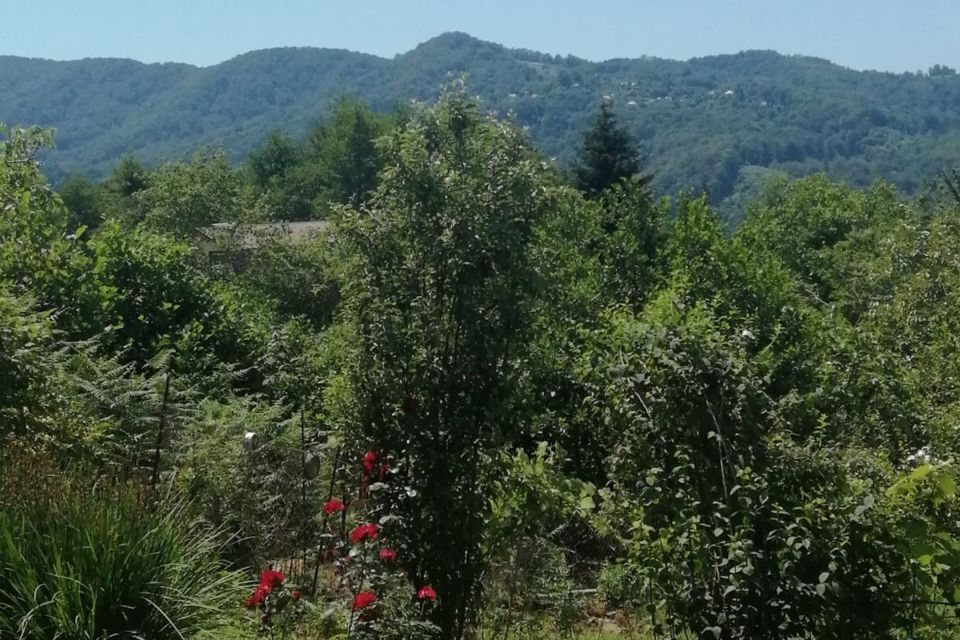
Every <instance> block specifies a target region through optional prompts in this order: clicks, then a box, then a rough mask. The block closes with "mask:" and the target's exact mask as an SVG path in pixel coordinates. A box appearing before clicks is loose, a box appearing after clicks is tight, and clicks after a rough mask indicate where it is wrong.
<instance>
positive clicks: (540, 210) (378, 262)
mask: <svg viewBox="0 0 960 640" xmlns="http://www.w3.org/2000/svg"><path fill="white" fill-rule="evenodd" d="M384 152H385V155H386V158H387V162H386V164H385V166H386V167H387V168H386V169H385V171H384V173H383V175H382V179H381V183H380V185H379V187H378V189H377V191H376V192H375V194H374V196H373V198H372V200H371V203H370V205H369V209H370V210H369V212H366V211H363V210H361V211H357V210H351V211H349V212H347V214H346V216H345V219H344V221H343V224H342V229H341V230H340V231H338V234H342V237H344V238H345V241H346V243H347V247H348V255H349V256H350V258H349V260H350V266H349V270H348V272H347V275H346V277H345V279H344V282H345V290H344V301H343V304H344V306H345V308H346V310H347V313H348V317H349V318H350V321H351V323H352V324H353V326H354V327H355V331H356V334H357V336H358V339H359V343H358V345H357V353H356V359H355V361H354V363H353V365H352V366H351V368H350V377H351V379H352V388H353V393H354V394H355V398H356V411H357V412H358V414H357V415H356V417H355V418H354V419H353V420H355V422H356V424H357V425H358V429H359V435H360V437H361V438H362V441H363V442H365V443H366V444H367V446H369V447H370V448H371V449H375V450H380V451H382V452H384V453H385V454H388V455H390V456H392V457H393V458H394V459H395V461H396V464H397V465H399V467H400V469H401V473H402V474H403V475H402V477H403V478H404V480H405V481H406V482H407V483H408V484H409V487H410V491H409V492H408V493H406V494H405V495H408V496H416V497H415V498H412V499H411V498H408V499H406V500H404V501H403V502H401V503H400V504H399V505H384V509H385V511H386V513H391V512H393V511H391V509H396V510H399V514H397V515H400V520H399V522H401V523H403V526H402V527H401V530H399V531H398V530H396V529H395V528H393V529H391V528H389V527H388V528H387V530H386V531H385V534H386V535H388V536H395V537H396V538H399V539H401V540H403V542H402V548H404V549H406V550H407V552H408V553H409V554H411V556H412V557H411V558H410V559H409V564H408V566H409V568H410V570H411V575H412V576H413V577H414V579H415V581H418V582H421V581H427V582H430V583H431V584H433V585H434V586H435V587H436V588H437V590H438V591H439V592H440V593H441V594H442V595H441V597H440V600H439V603H438V605H439V606H438V611H437V623H438V624H439V625H440V627H441V628H442V630H443V637H444V638H459V637H461V636H462V635H463V633H464V631H465V629H466V625H467V623H468V622H469V621H470V615H471V614H472V613H475V612H474V611H472V610H471V607H472V606H473V605H475V604H476V603H477V600H476V596H477V594H478V590H479V587H480V578H481V575H482V573H483V568H484V566H485V559H484V556H483V546H482V541H483V531H484V522H485V521H486V520H487V517H488V514H489V510H490V505H489V501H488V499H487V490H486V487H485V478H486V477H487V472H488V471H489V469H488V466H489V465H490V464H491V462H492V459H493V458H494V453H495V451H496V450H497V448H498V446H499V443H500V442H502V441H503V439H504V438H509V436H510V434H511V431H512V430H513V429H515V425H516V424H517V420H518V419H519V416H517V415H516V414H515V412H514V411H513V407H512V406H511V405H512V402H513V400H514V388H515V385H516V380H517V376H518V375H519V374H520V367H521V363H522V361H523V360H522V358H523V343H524V336H525V333H526V331H527V330H528V328H529V323H530V320H529V317H528V313H527V307H528V304H529V303H528V301H527V298H528V296H529V294H530V293H531V292H532V290H533V287H534V286H535V285H534V283H535V278H534V277H533V272H532V269H531V267H530V265H529V264H528V245H529V243H530V241H531V238H532V234H533V230H534V226H535V224H536V222H537V221H538V220H539V219H540V218H541V217H543V216H544V215H545V214H546V212H547V211H549V210H550V209H551V207H552V206H554V205H555V203H554V198H553V197H551V195H550V194H551V189H550V185H551V181H552V178H551V176H550V175H549V174H548V173H547V172H546V171H545V169H544V167H543V165H542V163H541V162H540V161H539V159H538V158H537V156H536V155H535V154H534V153H533V152H532V151H531V150H530V149H529V147H528V146H527V143H526V139H525V136H524V135H523V134H522V132H520V131H518V130H516V129H514V128H512V127H510V126H508V125H504V124H501V123H497V122H495V121H490V120H486V119H484V118H482V117H481V116H480V115H478V108H477V105H476V104H475V103H473V102H472V101H470V100H469V99H467V98H466V97H465V96H464V95H463V93H462V92H460V93H453V94H447V95H445V96H444V97H443V98H442V99H441V100H440V103H439V104H438V105H437V106H436V107H433V108H430V109H428V110H426V111H424V112H422V113H420V114H418V115H417V116H416V117H414V118H413V120H412V121H411V122H410V123H408V124H407V125H406V126H405V127H404V128H403V130H401V131H398V132H395V133H394V134H393V135H392V136H391V137H390V138H389V139H388V140H387V141H386V143H385V147H384Z"/></svg>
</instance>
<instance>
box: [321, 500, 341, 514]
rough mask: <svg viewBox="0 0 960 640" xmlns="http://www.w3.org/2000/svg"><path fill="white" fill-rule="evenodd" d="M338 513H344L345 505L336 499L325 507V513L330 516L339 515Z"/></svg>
mask: <svg viewBox="0 0 960 640" xmlns="http://www.w3.org/2000/svg"><path fill="white" fill-rule="evenodd" d="M338 511H343V503H342V502H340V501H339V500H337V499H336V498H334V499H333V500H330V501H328V502H327V503H326V504H325V505H323V513H324V514H326V515H328V516H329V515H332V514H334V513H337V512H338Z"/></svg>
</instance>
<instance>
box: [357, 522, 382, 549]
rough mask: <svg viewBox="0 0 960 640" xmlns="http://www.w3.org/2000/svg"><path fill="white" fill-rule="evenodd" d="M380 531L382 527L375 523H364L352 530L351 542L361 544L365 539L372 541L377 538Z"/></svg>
mask: <svg viewBox="0 0 960 640" xmlns="http://www.w3.org/2000/svg"><path fill="white" fill-rule="evenodd" d="M379 531H380V527H378V526H377V525H375V524H362V525H360V526H359V527H357V528H356V529H354V530H353V531H351V532H350V542H351V544H360V543H361V542H363V541H364V540H370V541H371V542H372V541H373V540H376V539H377V534H378V532H379Z"/></svg>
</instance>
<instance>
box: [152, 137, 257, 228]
mask: <svg viewBox="0 0 960 640" xmlns="http://www.w3.org/2000/svg"><path fill="white" fill-rule="evenodd" d="M134 200H135V201H136V202H137V204H138V205H139V206H140V207H141V208H142V210H143V211H144V218H143V223H144V224H145V225H147V226H148V227H150V228H152V229H155V230H158V231H163V232H166V233H172V234H174V235H177V236H180V237H190V236H192V235H193V234H194V233H195V232H196V230H197V229H199V228H200V227H203V226H206V225H210V224H213V223H214V222H235V221H240V220H244V219H246V218H248V217H250V216H251V215H253V213H254V211H255V207H254V202H253V197H252V194H251V192H250V190H249V189H248V187H247V185H246V184H244V181H243V178H242V176H241V175H240V173H239V172H238V171H237V170H235V169H234V168H233V167H231V166H230V163H229V161H228V160H227V156H226V154H225V153H223V152H216V153H213V154H212V155H206V156H205V155H202V154H199V153H198V154H196V155H195V156H194V157H193V160H192V161H191V162H189V163H186V162H172V163H168V164H165V165H163V166H161V167H160V168H159V169H157V170H156V171H155V172H154V173H153V174H151V176H150V180H149V186H147V188H145V189H142V190H140V191H137V192H136V193H135V196H134Z"/></svg>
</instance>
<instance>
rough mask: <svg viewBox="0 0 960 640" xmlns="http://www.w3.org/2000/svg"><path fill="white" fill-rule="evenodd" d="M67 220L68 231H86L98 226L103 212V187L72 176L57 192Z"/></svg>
mask: <svg viewBox="0 0 960 640" xmlns="http://www.w3.org/2000/svg"><path fill="white" fill-rule="evenodd" d="M58 193H59V194H60V198H61V199H63V204H64V206H65V207H66V208H67V213H68V214H69V218H68V220H67V227H68V229H70V230H73V229H77V228H78V227H85V228H86V229H88V230H91V231H92V230H93V229H96V228H97V227H98V226H100V223H101V222H102V220H103V214H104V212H105V197H104V196H105V194H104V190H103V187H102V186H100V185H98V184H97V183H95V182H93V181H92V180H90V179H89V178H85V177H83V176H72V177H71V178H69V179H67V181H66V182H64V183H63V184H62V185H60V188H59V190H58Z"/></svg>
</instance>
